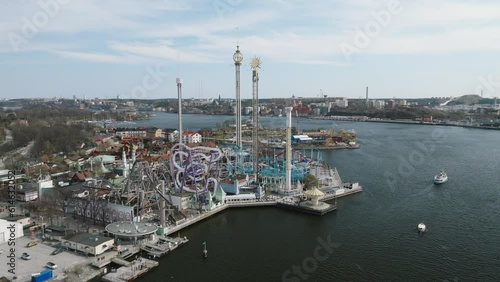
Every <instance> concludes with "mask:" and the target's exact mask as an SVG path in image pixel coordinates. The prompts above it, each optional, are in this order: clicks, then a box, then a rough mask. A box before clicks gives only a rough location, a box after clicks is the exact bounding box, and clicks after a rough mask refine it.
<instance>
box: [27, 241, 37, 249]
mask: <svg viewBox="0 0 500 282" xmlns="http://www.w3.org/2000/svg"><path fill="white" fill-rule="evenodd" d="M37 244H38V242H37V241H33V242H29V243H28V245H26V247H28V248H30V247H33V246H36V245H37Z"/></svg>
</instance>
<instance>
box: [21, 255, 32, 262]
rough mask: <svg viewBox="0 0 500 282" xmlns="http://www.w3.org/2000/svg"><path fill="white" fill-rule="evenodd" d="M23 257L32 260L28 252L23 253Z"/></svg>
mask: <svg viewBox="0 0 500 282" xmlns="http://www.w3.org/2000/svg"><path fill="white" fill-rule="evenodd" d="M21 258H22V259H24V260H30V259H31V256H30V255H29V254H28V253H23V254H22V255H21Z"/></svg>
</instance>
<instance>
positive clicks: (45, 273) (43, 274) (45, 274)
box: [31, 269, 52, 282]
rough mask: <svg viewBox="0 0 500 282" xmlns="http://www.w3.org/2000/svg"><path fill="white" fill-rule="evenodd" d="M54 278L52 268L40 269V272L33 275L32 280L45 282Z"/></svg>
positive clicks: (32, 281) (33, 281)
mask: <svg viewBox="0 0 500 282" xmlns="http://www.w3.org/2000/svg"><path fill="white" fill-rule="evenodd" d="M50 278H52V270H50V269H46V270H42V271H40V274H38V275H33V276H31V282H43V281H47V280H49V279H50Z"/></svg>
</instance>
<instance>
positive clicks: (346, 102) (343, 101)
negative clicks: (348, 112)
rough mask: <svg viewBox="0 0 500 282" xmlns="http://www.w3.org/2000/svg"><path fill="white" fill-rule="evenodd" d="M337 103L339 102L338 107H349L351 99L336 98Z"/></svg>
mask: <svg viewBox="0 0 500 282" xmlns="http://www.w3.org/2000/svg"><path fill="white" fill-rule="evenodd" d="M335 103H336V104H337V107H339V108H347V107H348V106H349V100H347V98H346V97H344V98H342V99H339V100H336V101H335Z"/></svg>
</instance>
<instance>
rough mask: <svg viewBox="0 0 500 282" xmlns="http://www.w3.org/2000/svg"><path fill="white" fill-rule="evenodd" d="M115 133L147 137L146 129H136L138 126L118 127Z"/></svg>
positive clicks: (124, 135) (125, 135) (117, 134)
mask: <svg viewBox="0 0 500 282" xmlns="http://www.w3.org/2000/svg"><path fill="white" fill-rule="evenodd" d="M115 135H116V136H119V137H122V138H123V137H143V138H144V137H146V136H147V131H146V129H136V128H130V129H129V128H117V129H116V131H115Z"/></svg>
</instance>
